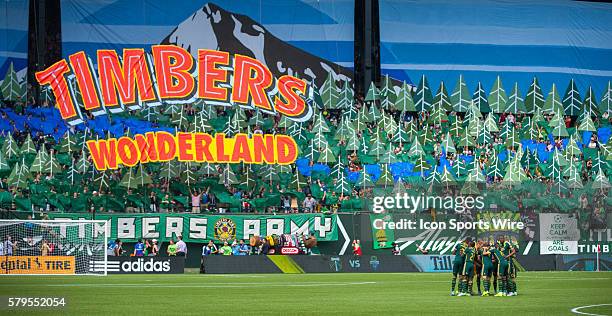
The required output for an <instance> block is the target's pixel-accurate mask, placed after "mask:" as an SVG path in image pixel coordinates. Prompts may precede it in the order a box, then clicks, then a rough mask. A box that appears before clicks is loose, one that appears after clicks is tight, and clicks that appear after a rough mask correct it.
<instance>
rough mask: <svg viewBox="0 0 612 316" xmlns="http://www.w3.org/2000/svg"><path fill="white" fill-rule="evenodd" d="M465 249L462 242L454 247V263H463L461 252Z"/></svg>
mask: <svg viewBox="0 0 612 316" xmlns="http://www.w3.org/2000/svg"><path fill="white" fill-rule="evenodd" d="M466 247H467V245H466V244H465V243H464V242H462V243H459V244H457V245H455V249H453V250H454V251H455V259H454V260H453V261H454V263H462V262H463V251H464V249H465V248H466Z"/></svg>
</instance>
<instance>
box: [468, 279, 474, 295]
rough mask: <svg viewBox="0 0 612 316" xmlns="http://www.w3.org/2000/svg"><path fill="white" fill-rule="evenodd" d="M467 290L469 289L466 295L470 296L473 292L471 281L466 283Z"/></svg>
mask: <svg viewBox="0 0 612 316" xmlns="http://www.w3.org/2000/svg"><path fill="white" fill-rule="evenodd" d="M468 288H469V290H468V293H470V294H471V293H473V292H474V291H473V290H474V283H473V281H470V282H469V283H468Z"/></svg>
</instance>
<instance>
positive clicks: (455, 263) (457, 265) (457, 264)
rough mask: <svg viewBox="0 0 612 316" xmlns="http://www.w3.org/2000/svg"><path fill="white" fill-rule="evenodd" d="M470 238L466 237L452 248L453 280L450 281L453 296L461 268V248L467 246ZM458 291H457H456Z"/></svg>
mask: <svg viewBox="0 0 612 316" xmlns="http://www.w3.org/2000/svg"><path fill="white" fill-rule="evenodd" d="M470 241H471V240H470V238H469V237H468V238H466V239H465V240H464V241H463V242H462V243H458V244H456V245H455V248H454V249H453V255H455V259H453V280H452V282H451V293H450V295H451V296H454V295H455V294H456V293H455V285H457V275H458V274H459V273H460V272H461V268H463V257H462V256H461V254H462V252H463V249H464V248H465V247H467V244H468V242H470ZM458 292H459V291H457V293H458Z"/></svg>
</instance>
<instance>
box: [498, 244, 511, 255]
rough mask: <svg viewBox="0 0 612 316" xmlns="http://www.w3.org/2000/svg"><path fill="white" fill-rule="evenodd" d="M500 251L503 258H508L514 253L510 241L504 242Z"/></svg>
mask: <svg viewBox="0 0 612 316" xmlns="http://www.w3.org/2000/svg"><path fill="white" fill-rule="evenodd" d="M500 251H501V253H502V255H503V256H507V255H509V254H510V253H511V252H512V244H510V242H508V241H504V243H503V244H500Z"/></svg>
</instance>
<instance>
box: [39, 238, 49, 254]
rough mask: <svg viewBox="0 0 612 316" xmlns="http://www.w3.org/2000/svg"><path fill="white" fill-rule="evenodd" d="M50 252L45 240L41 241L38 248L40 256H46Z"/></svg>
mask: <svg viewBox="0 0 612 316" xmlns="http://www.w3.org/2000/svg"><path fill="white" fill-rule="evenodd" d="M50 252H51V247H49V243H48V242H47V240H46V239H44V240H43V242H42V245H41V246H40V255H41V256H48V255H49V253H50Z"/></svg>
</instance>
